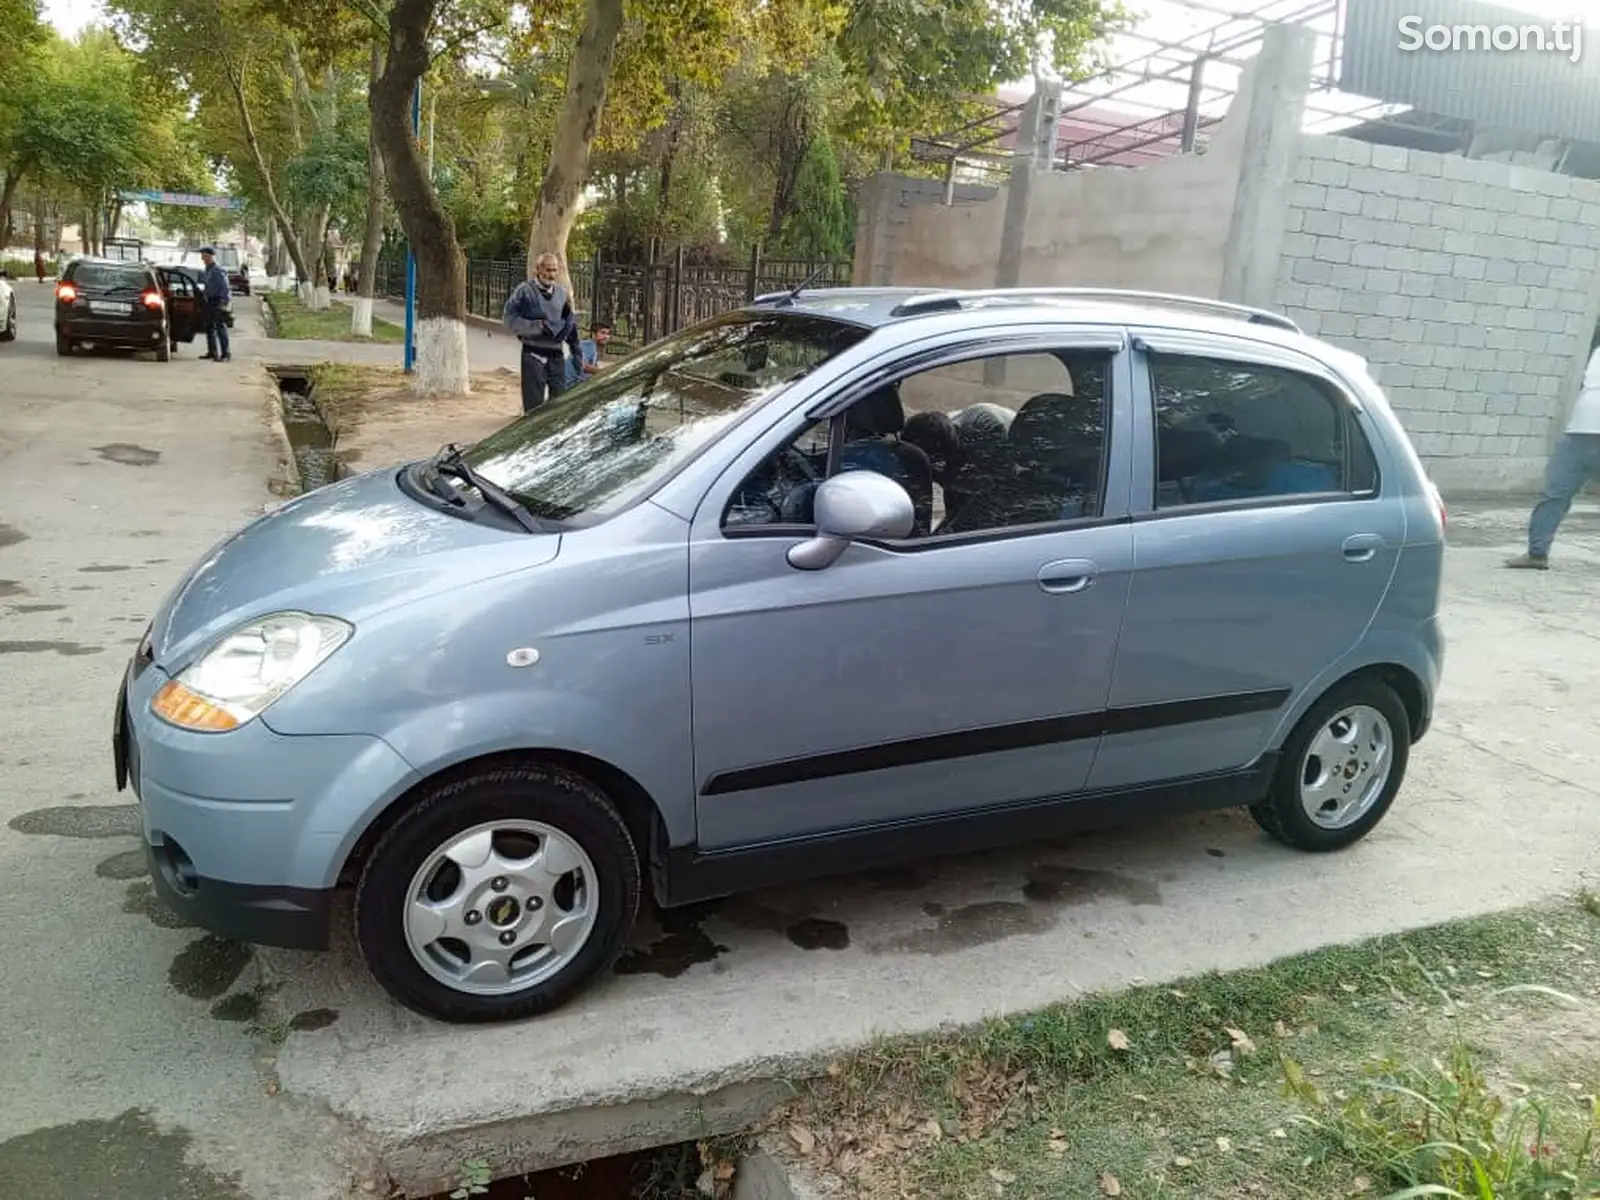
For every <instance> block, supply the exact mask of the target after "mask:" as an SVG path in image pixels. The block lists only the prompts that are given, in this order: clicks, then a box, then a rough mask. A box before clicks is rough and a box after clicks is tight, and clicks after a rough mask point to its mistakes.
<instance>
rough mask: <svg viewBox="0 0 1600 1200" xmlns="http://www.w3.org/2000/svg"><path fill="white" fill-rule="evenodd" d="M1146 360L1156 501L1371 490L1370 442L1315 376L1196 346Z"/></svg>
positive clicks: (1169, 503)
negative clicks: (1197, 351)
mask: <svg viewBox="0 0 1600 1200" xmlns="http://www.w3.org/2000/svg"><path fill="white" fill-rule="evenodd" d="M1149 361H1150V378H1151V385H1152V390H1153V391H1154V393H1155V408H1156V412H1155V416H1156V507H1157V508H1158V509H1170V508H1181V507H1183V506H1185V505H1191V504H1214V503H1220V502H1225V501H1238V500H1252V499H1260V500H1270V499H1279V498H1282V497H1286V496H1296V495H1327V494H1329V493H1346V494H1350V495H1372V494H1375V493H1376V491H1377V486H1378V471H1377V463H1376V460H1375V459H1374V458H1373V454H1372V447H1371V446H1370V445H1369V444H1368V442H1367V439H1366V436H1365V434H1363V433H1362V431H1361V428H1360V426H1359V425H1358V424H1357V423H1356V420H1355V416H1354V414H1353V413H1352V412H1351V411H1350V410H1349V408H1348V406H1347V405H1345V404H1344V403H1343V402H1342V401H1341V400H1340V398H1339V397H1338V396H1337V395H1336V394H1335V393H1334V392H1333V391H1332V390H1331V389H1330V388H1329V387H1328V386H1327V384H1325V383H1324V382H1323V381H1322V380H1320V379H1316V378H1313V377H1312V376H1309V375H1304V374H1301V373H1300V372H1298V371H1292V370H1288V369H1285V368H1282V367H1273V366H1265V365H1263V364H1260V363H1246V362H1234V361H1230V360H1227V359H1216V358H1207V357H1203V356H1199V355H1184V354H1151V355H1150V360H1149Z"/></svg>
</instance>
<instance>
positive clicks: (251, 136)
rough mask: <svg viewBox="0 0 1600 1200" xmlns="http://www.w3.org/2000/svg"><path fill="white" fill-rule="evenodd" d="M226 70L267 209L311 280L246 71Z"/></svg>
mask: <svg viewBox="0 0 1600 1200" xmlns="http://www.w3.org/2000/svg"><path fill="white" fill-rule="evenodd" d="M225 66H226V69H227V75H228V86H229V87H231V88H232V89H233V101H234V104H235V105H236V106H237V107H238V110H239V123H240V125H242V126H243V127H244V140H245V144H246V145H248V146H249V147H250V157H251V160H252V161H253V162H254V164H255V168H256V174H257V175H258V176H259V177H260V179H261V186H262V188H263V189H264V190H265V191H266V193H267V207H268V208H269V209H271V210H272V219H273V220H274V221H276V222H277V225H278V233H279V234H280V235H281V236H282V238H283V244H284V247H285V249H287V250H288V251H289V258H290V260H291V261H293V263H294V269H295V271H296V273H297V274H298V276H299V278H300V279H301V280H306V279H309V278H310V277H311V274H310V272H309V271H307V270H306V258H305V255H304V254H303V253H302V252H301V250H300V239H299V238H297V237H295V234H294V225H293V223H291V222H290V220H289V214H288V213H287V212H285V211H284V208H283V204H282V202H281V201H279V199H278V189H277V188H276V187H275V186H274V185H273V182H272V172H271V171H270V170H268V169H267V156H266V154H265V152H264V151H263V150H262V149H261V139H260V138H259V137H258V136H257V135H256V122H255V118H254V116H252V115H251V112H250V101H249V98H248V97H246V96H245V94H244V74H243V69H242V67H241V65H240V64H237V63H234V62H232V61H227V62H226V63H225Z"/></svg>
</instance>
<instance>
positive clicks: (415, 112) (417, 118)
mask: <svg viewBox="0 0 1600 1200" xmlns="http://www.w3.org/2000/svg"><path fill="white" fill-rule="evenodd" d="M421 135H422V80H420V79H419V80H417V86H416V90H414V91H413V92H412V93H411V136H412V137H420V136H421ZM416 369H417V255H416V251H414V250H413V249H412V248H411V239H410V238H409V237H408V238H406V350H405V372H406V374H407V375H410V374H411V373H412V372H413V371H415V370H416Z"/></svg>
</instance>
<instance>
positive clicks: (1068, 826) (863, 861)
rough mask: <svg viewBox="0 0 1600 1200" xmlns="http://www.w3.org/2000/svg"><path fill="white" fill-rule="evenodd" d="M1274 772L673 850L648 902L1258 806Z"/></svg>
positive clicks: (1258, 767) (1267, 764)
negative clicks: (744, 843) (740, 843)
mask: <svg viewBox="0 0 1600 1200" xmlns="http://www.w3.org/2000/svg"><path fill="white" fill-rule="evenodd" d="M1277 770H1278V755H1277V754H1276V753H1271V754H1264V755H1262V756H1261V757H1260V758H1259V759H1257V760H1256V761H1255V762H1254V763H1253V764H1251V765H1250V766H1248V767H1245V768H1243V769H1241V770H1238V771H1228V772H1223V773H1219V774H1215V775H1202V776H1196V777H1190V778H1185V779H1173V780H1168V781H1166V782H1163V783H1159V784H1149V785H1144V786H1141V787H1132V788H1116V789H1112V790H1107V791H1101V792H1079V793H1076V794H1074V795H1070V796H1056V797H1048V798H1045V799H1040V800H1031V801H1027V802H1024V803H1021V804H1008V805H1005V806H1003V807H998V808H981V809H968V810H966V811H964V812H958V813H947V814H943V815H940V816H937V817H927V818H921V819H918V820H914V821H900V822H896V823H894V824H890V825H872V826H868V827H866V828H863V829H851V830H845V831H843V832H839V833H830V834H818V835H816V836H814V837H806V838H792V839H789V840H787V841H782V842H769V843H765V844H763V845H758V846H741V847H739V848H737V849H733V850H715V851H708V852H702V851H701V850H700V849H699V847H697V846H694V845H692V844H691V845H687V846H678V847H674V848H670V849H666V850H664V851H660V852H659V854H660V857H659V858H658V861H657V863H656V864H655V865H656V871H655V873H654V874H655V879H656V890H657V896H658V899H659V900H660V902H661V903H662V904H664V905H668V906H675V905H680V904H694V903H697V902H699V901H701V900H712V899H716V898H717V897H719V896H731V895H737V894H739V893H741V892H750V891H756V890H758V889H760V888H764V887H773V886H775V885H778V884H783V883H794V882H798V881H800V880H806V879H815V878H818V877H821V876H827V875H845V874H849V873H851V872H854V871H866V870H871V869H873V868H876V867H886V866H892V865H894V864H896V863H901V862H907V861H912V860H917V859H928V858H937V857H941V856H947V855H951V854H967V853H972V852H974V851H979V850H994V849H998V848H1000V847H1002V846H1013V845H1021V844H1026V843H1028V842H1033V841H1040V840H1043V839H1045V838H1052V837H1063V836H1066V835H1068V834H1074V833H1083V832H1085V831H1088V830H1091V829H1105V828H1111V827H1114V826H1118V825H1127V824H1131V823H1132V822H1134V821H1144V820H1150V819H1157V818H1160V817H1166V816H1175V815H1178V814H1181V813H1193V812H1206V811H1210V810H1212V809H1219V808H1234V807H1238V806H1246V805H1251V804H1257V803H1259V802H1260V801H1261V800H1263V799H1265V798H1266V795H1267V791H1268V789H1269V788H1270V787H1271V786H1272V779H1273V776H1274V775H1275V774H1276V773H1277Z"/></svg>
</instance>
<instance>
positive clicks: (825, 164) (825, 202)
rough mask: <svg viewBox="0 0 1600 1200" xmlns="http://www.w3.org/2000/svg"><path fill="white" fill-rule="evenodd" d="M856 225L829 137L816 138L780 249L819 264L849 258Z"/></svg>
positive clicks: (798, 183) (797, 186) (801, 174)
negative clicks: (848, 205)
mask: <svg viewBox="0 0 1600 1200" xmlns="http://www.w3.org/2000/svg"><path fill="white" fill-rule="evenodd" d="M854 240H855V222H854V221H853V220H852V218H851V214H850V211H849V209H848V207H847V205H846V204H845V195H844V184H843V182H842V181H841V180H840V178H839V160H838V158H837V156H835V154H834V152H833V145H832V143H831V142H829V140H828V139H827V138H826V137H821V136H817V137H813V138H812V139H811V142H810V144H809V145H808V146H807V147H806V153H805V157H804V158H803V159H802V160H801V162H800V171H799V174H798V177H797V178H796V180H795V188H794V207H793V210H792V211H791V212H790V213H789V215H788V217H787V218H786V220H785V221H784V225H783V233H782V237H781V239H780V241H779V245H778V249H779V250H780V251H781V252H783V253H785V254H788V255H792V256H793V257H795V258H807V259H812V260H814V261H817V262H824V261H829V262H832V261H838V260H839V259H842V258H845V257H848V255H849V253H850V246H851V244H852V243H853V242H854Z"/></svg>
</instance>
